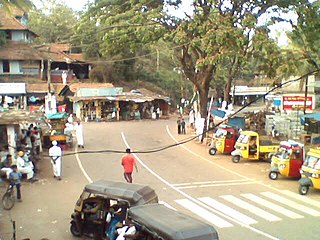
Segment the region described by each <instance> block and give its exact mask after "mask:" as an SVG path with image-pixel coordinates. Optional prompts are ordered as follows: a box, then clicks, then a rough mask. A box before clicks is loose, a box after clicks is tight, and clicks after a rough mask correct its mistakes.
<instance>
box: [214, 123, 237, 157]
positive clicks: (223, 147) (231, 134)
mask: <svg viewBox="0 0 320 240" xmlns="http://www.w3.org/2000/svg"><path fill="white" fill-rule="evenodd" d="M237 138H238V130H237V129H236V128H233V127H231V126H228V125H221V127H219V128H218V130H217V131H216V132H215V134H214V136H213V138H212V141H211V145H210V149H209V154H210V155H215V154H216V153H217V151H218V152H220V153H231V152H232V151H233V150H234V144H235V143H236V141H237Z"/></svg>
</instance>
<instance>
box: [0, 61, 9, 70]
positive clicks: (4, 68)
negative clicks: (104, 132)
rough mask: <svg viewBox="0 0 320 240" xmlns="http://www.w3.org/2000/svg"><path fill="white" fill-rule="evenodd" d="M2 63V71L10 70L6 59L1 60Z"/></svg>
mask: <svg viewBox="0 0 320 240" xmlns="http://www.w3.org/2000/svg"><path fill="white" fill-rule="evenodd" d="M2 65H3V72H4V73H8V72H10V64H9V61H8V60H3V61H2Z"/></svg>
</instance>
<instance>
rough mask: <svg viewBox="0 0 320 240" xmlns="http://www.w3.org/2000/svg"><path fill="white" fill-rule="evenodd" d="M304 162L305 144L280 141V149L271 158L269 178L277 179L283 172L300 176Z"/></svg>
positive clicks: (291, 175) (288, 175)
mask: <svg viewBox="0 0 320 240" xmlns="http://www.w3.org/2000/svg"><path fill="white" fill-rule="evenodd" d="M302 164H303V145H302V144H299V143H297V142H295V141H291V140H289V141H282V142H280V148H279V151H278V152H277V153H276V154H275V155H273V156H272V158H271V168H270V172H269V178H270V179H272V180H276V179H277V178H278V175H279V174H281V175H282V176H285V177H299V178H300V168H301V166H302Z"/></svg>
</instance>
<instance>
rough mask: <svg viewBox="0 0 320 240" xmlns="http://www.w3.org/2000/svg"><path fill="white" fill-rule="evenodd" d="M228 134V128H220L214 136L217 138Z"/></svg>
mask: <svg viewBox="0 0 320 240" xmlns="http://www.w3.org/2000/svg"><path fill="white" fill-rule="evenodd" d="M226 135H227V131H226V130H223V129H218V130H217V131H216V133H215V134H214V136H215V137H216V138H222V137H224V136H226Z"/></svg>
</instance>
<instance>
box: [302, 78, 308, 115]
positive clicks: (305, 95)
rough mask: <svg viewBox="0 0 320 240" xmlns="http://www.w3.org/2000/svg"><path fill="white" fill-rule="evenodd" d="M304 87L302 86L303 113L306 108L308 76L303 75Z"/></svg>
mask: <svg viewBox="0 0 320 240" xmlns="http://www.w3.org/2000/svg"><path fill="white" fill-rule="evenodd" d="M305 78H306V82H305V88H304V104H303V114H306V108H307V98H308V76H306V77H305Z"/></svg>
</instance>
